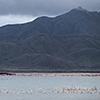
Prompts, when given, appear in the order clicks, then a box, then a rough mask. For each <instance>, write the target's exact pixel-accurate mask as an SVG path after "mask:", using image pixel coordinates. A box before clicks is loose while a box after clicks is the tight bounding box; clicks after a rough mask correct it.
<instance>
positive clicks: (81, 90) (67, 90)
mask: <svg viewBox="0 0 100 100" xmlns="http://www.w3.org/2000/svg"><path fill="white" fill-rule="evenodd" d="M34 93H42V94H48V93H57V94H59V93H60V94H62V93H66V94H68V93H74V94H83V93H89V94H93V93H99V94H100V89H99V88H97V87H96V86H94V87H91V88H84V87H82V88H79V87H78V88H77V87H64V88H57V87H56V88H47V89H42V88H38V89H33V88H30V89H26V90H12V91H11V90H10V89H1V90H0V94H12V95H13V94H16V95H21V94H29V95H32V94H34Z"/></svg>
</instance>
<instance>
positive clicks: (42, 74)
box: [13, 72, 100, 76]
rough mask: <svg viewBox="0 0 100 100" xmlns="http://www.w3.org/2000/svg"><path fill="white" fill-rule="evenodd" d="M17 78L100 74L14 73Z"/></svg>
mask: <svg viewBox="0 0 100 100" xmlns="http://www.w3.org/2000/svg"><path fill="white" fill-rule="evenodd" d="M13 75H16V76H22V75H23V76H100V73H35V72H34V73H13Z"/></svg>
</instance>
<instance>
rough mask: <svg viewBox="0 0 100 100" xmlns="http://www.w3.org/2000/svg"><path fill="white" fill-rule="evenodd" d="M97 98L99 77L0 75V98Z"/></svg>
mask: <svg viewBox="0 0 100 100" xmlns="http://www.w3.org/2000/svg"><path fill="white" fill-rule="evenodd" d="M62 99H63V100H99V99H100V77H88V76H0V100H62Z"/></svg>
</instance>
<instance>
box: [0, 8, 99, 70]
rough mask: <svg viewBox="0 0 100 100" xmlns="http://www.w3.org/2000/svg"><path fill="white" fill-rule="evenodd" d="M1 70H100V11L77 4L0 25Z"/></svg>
mask: <svg viewBox="0 0 100 100" xmlns="http://www.w3.org/2000/svg"><path fill="white" fill-rule="evenodd" d="M0 70H11V71H15V70H17V71H100V12H89V11H87V10H85V9H82V8H76V9H72V10H71V11H70V12H68V13H65V14H63V15H60V16H57V17H54V18H49V17H39V18H37V19H36V20H34V21H32V22H29V23H25V24H16V25H6V26H3V27H0Z"/></svg>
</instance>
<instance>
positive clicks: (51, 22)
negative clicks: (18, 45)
mask: <svg viewBox="0 0 100 100" xmlns="http://www.w3.org/2000/svg"><path fill="white" fill-rule="evenodd" d="M75 33H81V34H95V35H96V34H97V35H100V12H89V11H87V10H84V9H82V8H77V9H73V10H71V11H70V12H68V13H65V14H63V15H60V16H57V17H54V18H49V17H39V18H37V19H36V20H34V21H33V22H29V23H26V24H21V25H19V24H17V25H7V26H3V27H1V28H0V35H5V34H14V35H17V36H20V37H28V36H31V35H34V34H55V35H67V34H75Z"/></svg>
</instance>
